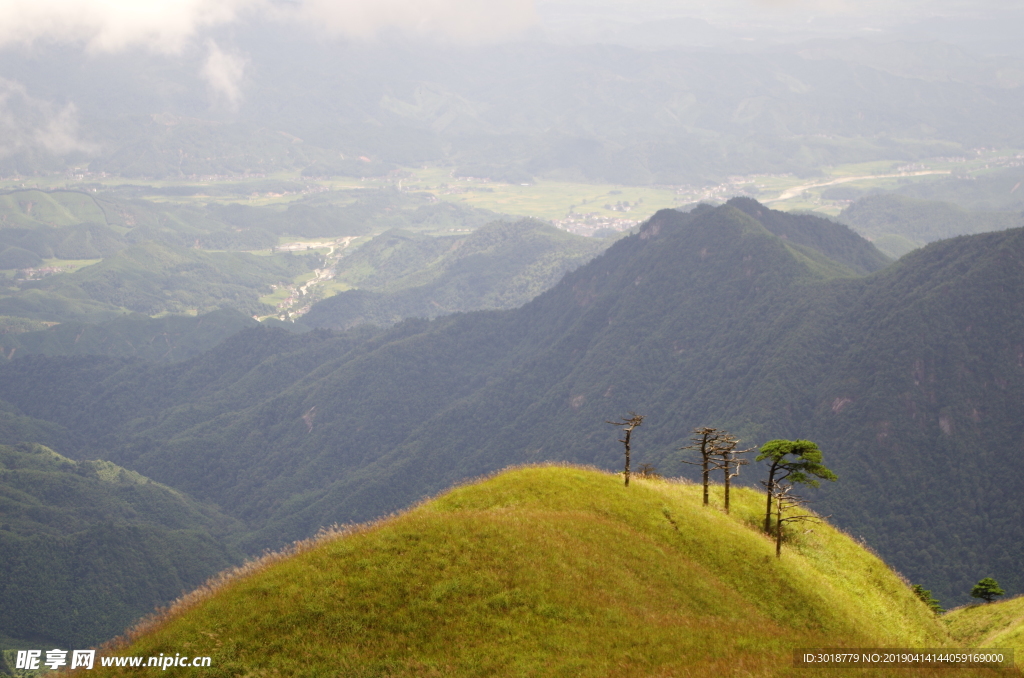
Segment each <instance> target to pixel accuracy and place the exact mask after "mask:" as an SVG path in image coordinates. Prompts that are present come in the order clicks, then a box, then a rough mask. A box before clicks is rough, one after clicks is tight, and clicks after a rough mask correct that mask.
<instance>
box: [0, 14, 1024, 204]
mask: <svg viewBox="0 0 1024 678" xmlns="http://www.w3.org/2000/svg"><path fill="white" fill-rule="evenodd" d="M658 28H659V29H660V30H661V31H665V30H666V28H667V26H666V25H663V24H661V23H660V22H659V26H658ZM652 30H653V27H650V26H648V27H647V28H646V29H643V30H642V32H647V33H650V32H651V31H652ZM669 30H671V29H669ZM697 30H698V32H702V33H704V34H705V35H706V34H707V33H708V29H707V27H706V25H705V26H701V27H699V28H698V29H697ZM232 41H233V42H234V43H235V49H237V50H238V51H239V53H240V54H245V55H246V58H245V62H246V65H245V78H244V86H240V88H239V92H238V93H239V99H238V101H237V104H238V105H237V107H235V108H231V109H224V108H223V107H219V106H217V105H211V101H210V100H209V99H207V98H206V96H204V94H205V93H206V92H207V84H206V83H205V82H204V81H203V80H202V77H201V76H200V75H199V73H200V71H201V70H202V64H201V63H199V62H197V61H196V60H195V59H196V58H197V57H198V53H193V54H189V55H185V56H182V57H181V58H167V56H166V55H148V54H145V53H141V52H140V53H136V52H133V53H132V54H130V55H128V54H125V55H116V56H108V57H107V58H102V59H100V58H95V59H94V58H75V59H74V63H73V65H70V66H69V57H68V53H67V52H66V51H64V50H61V49H53V50H48V49H44V48H42V47H39V48H37V49H36V50H33V52H32V54H31V56H30V57H29V56H26V55H25V54H22V53H20V52H17V51H14V50H7V51H4V52H0V67H2V68H3V71H4V73H5V77H6V78H8V79H9V80H10V81H12V82H14V83H19V84H20V85H22V86H24V88H23V89H19V88H18V87H17V86H15V87H14V88H13V89H12V91H11V93H10V95H9V100H10V103H9V104H8V105H9V106H12V107H13V106H19V105H20V106H22V108H23V109H26V110H29V111H31V112H32V113H33V116H34V118H33V120H31V121H28V122H25V124H24V129H22V128H18V129H16V130H12V131H11V132H10V134H11V136H14V135H15V134H16V133H17V135H18V136H19V137H24V139H22V140H21V142H20V144H18V145H16V146H14V147H13V149H12V152H11V153H7V154H5V155H4V156H3V157H0V175H3V176H15V175H21V176H32V175H33V174H34V173H38V172H61V171H71V172H73V173H75V174H83V175H84V173H86V172H92V173H101V172H102V173H106V174H113V175H118V176H124V177H149V178H156V179H167V178H180V177H188V176H194V177H201V176H227V175H235V176H237V175H243V174H246V175H268V174H271V173H274V172H281V171H289V172H301V173H304V174H306V175H307V176H381V175H386V174H387V173H388V172H390V171H393V170H396V169H397V168H399V167H400V166H415V165H419V164H422V163H424V162H435V163H441V164H445V165H449V166H452V167H453V168H455V169H456V171H457V172H460V173H469V174H471V175H472V176H488V177H490V178H492V179H494V180H501V181H512V182H520V181H529V180H530V179H531V178H532V177H547V178H552V179H556V178H563V179H564V178H573V179H584V180H593V181H604V182H613V183H629V184H649V183H667V184H683V183H702V182H704V181H706V180H708V179H709V178H712V177H717V178H720V179H724V178H725V177H727V176H729V175H735V174H752V173H766V172H771V173H781V172H795V173H801V174H804V173H807V174H812V173H814V172H816V171H817V170H818V168H820V167H822V166H826V165H833V164H837V163H850V162H865V161H870V160H890V161H891V160H903V161H907V160H914V159H918V158H923V157H935V156H950V155H956V154H960V153H964V152H966V151H967V149H970V148H975V147H979V146H985V147H1000V148H1004V147H1015V148H1020V147H1024V140H1022V137H1021V132H1020V129H1019V125H1018V124H1017V121H1018V115H1017V111H1019V110H1020V108H1021V105H1022V101H1021V97H1022V91H1024V90H1022V88H1021V87H1020V86H1019V85H1020V83H1021V82H1022V77H1024V76H1022V73H1024V69H1022V67H1021V66H1020V62H1018V61H1013V60H1007V59H987V58H979V57H975V56H974V55H971V54H968V53H964V52H962V51H961V50H959V49H957V48H952V47H949V46H948V45H941V44H939V45H936V44H924V45H922V44H916V43H909V42H904V43H893V42H889V43H883V44H878V43H873V42H869V41H863V40H860V41H857V40H852V41H830V42H829V43H828V44H826V45H823V44H821V43H809V44H801V45H786V46H782V47H779V46H776V47H773V48H770V49H762V50H759V51H755V52H752V53H751V52H749V51H748V49H749V46H734V47H733V48H731V49H724V48H718V49H714V50H706V51H700V50H699V49H696V48H694V47H691V48H688V49H683V48H679V47H671V48H665V49H651V47H652V46H655V45H657V44H658V43H659V40H658V37H657V35H655V34H652V35H651V39H650V40H644V41H643V44H642V45H640V46H638V47H633V48H630V47H624V46H621V45H610V44H592V45H576V46H570V45H553V44H544V43H541V42H523V43H515V44H502V45H492V46H481V45H478V46H473V47H457V46H452V45H449V46H445V47H442V46H439V45H429V46H427V45H422V44H416V43H415V42H414V41H413V42H410V41H407V40H391V41H388V40H383V41H382V42H378V43H371V44H368V43H365V42H358V41H327V40H324V41H321V40H309V39H308V37H307V36H306V35H305V34H298V33H294V32H290V31H289V30H287V29H286V28H284V27H282V26H280V25H276V24H275V25H273V26H249V27H246V28H241V27H239V28H238V30H237V32H235V33H234V34H233V39H232ZM661 44H664V42H663V41H661ZM57 102H59V104H58V103H57ZM66 102H73V104H74V109H72V110H71V111H70V112H69V113H68V115H69V116H71V117H72V118H73V122H74V123H75V125H74V126H73V127H74V131H75V134H74V136H73V138H70V139H68V140H65V141H64V142H62V144H63V145H62V146H60V148H61V149H66V150H63V151H62V152H56V151H54V150H52V147H53V144H51V145H50V146H46V145H45V144H40V143H39V141H38V139H46V138H47V137H46V133H47V129H50V128H52V127H54V126H56V125H57V124H58V123H59V124H62V125H64V124H68V121H58V120H56V119H55V118H54V115H55V112H54V109H55V108H59V107H61V106H64V105H65V104H66ZM71 113H74V115H71ZM47 124H49V125H50V127H47ZM60 129H64V128H63V127H61V128H60ZM33 135H34V136H33Z"/></svg>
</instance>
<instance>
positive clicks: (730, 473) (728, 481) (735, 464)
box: [710, 434, 756, 513]
mask: <svg viewBox="0 0 1024 678" xmlns="http://www.w3.org/2000/svg"><path fill="white" fill-rule="evenodd" d="M739 443H740V441H739V439H738V438H734V437H733V436H731V435H729V434H725V436H723V438H722V440H721V441H719V443H716V446H715V450H714V454H713V456H712V457H711V459H710V462H711V465H712V466H713V467H714V468H715V470H718V471H722V474H723V476H724V478H723V483H722V484H723V486H724V487H725V512H726V513H728V512H729V489H730V488H731V486H732V479H733V478H735V477H736V476H738V475H739V474H740V467H741V466H746V465H747V464H749V463H750V461H748V460H747V459H741V458H740V456H739V455H741V454H747V453H748V452H753V451H754V450H755V449H756V448H754V447H748V448H747V449H745V450H737V449H736V447H737V446H738V445H739Z"/></svg>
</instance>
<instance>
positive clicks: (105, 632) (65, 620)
mask: <svg viewBox="0 0 1024 678" xmlns="http://www.w3.org/2000/svg"><path fill="white" fill-rule="evenodd" d="M237 527H238V523H237V521H235V520H232V519H230V518H227V517H226V516H224V515H223V514H221V513H220V512H219V511H217V510H215V509H212V508H211V507H209V506H202V505H200V504H198V503H197V502H195V501H194V500H192V499H189V498H188V497H186V496H184V495H182V493H180V492H177V491H175V490H172V489H171V488H169V487H166V486H163V485H160V484H158V483H154V482H152V481H151V480H149V479H148V478H145V477H143V476H140V475H139V474H138V473H135V472H133V471H128V470H127V469H123V468H121V467H119V466H116V465H115V464H112V463H110V462H108V461H78V462H76V461H72V460H70V459H68V458H66V457H63V456H61V455H59V454H57V453H55V452H53V451H52V450H50V449H49V448H46V447H43V446H41V445H33V444H27V443H19V444H17V445H14V446H7V445H0V571H2V572H3V573H4V576H3V577H0V608H2V609H3V611H4V613H3V615H0V636H10V637H14V638H18V639H22V640H25V641H29V640H33V641H37V642H41V643H48V644H59V645H63V646H65V647H66V646H68V645H71V646H74V647H85V646H88V645H92V644H94V643H97V642H100V641H102V640H104V639H106V638H109V637H111V636H112V635H114V634H116V633H118V632H119V631H121V630H122V629H123V628H124V627H125V626H126V625H128V624H130V623H132V622H133V621H135V620H136V619H138V618H139V617H142V616H144V615H146V614H149V613H150V612H151V611H152V610H153V608H154V607H157V606H160V605H163V604H166V603H167V602H168V601H169V600H172V599H173V598H175V597H177V596H178V595H180V594H181V593H182V592H183V591H185V590H190V589H192V588H194V587H196V586H198V585H199V584H201V583H202V582H203V581H205V580H206V579H207V578H208V577H210V576H212V575H213V574H215V573H216V572H219V571H220V570H223V569H224V568H225V567H228V566H230V565H233V564H235V563H237V562H238V559H239V554H238V553H237V551H235V550H234V549H232V548H230V547H228V546H227V545H226V543H225V542H226V539H225V537H226V536H227V535H228V534H230V532H231V531H232V530H233V529H236V528H237Z"/></svg>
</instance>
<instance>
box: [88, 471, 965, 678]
mask: <svg viewBox="0 0 1024 678" xmlns="http://www.w3.org/2000/svg"><path fill="white" fill-rule="evenodd" d="M699 494H700V489H699V488H698V487H696V486H693V485H689V484H685V483H676V482H669V481H664V480H653V479H646V480H645V479H642V478H637V479H636V480H635V482H634V483H632V485H631V486H630V487H629V488H625V487H623V486H622V482H621V478H619V477H618V476H616V475H613V474H608V473H603V472H599V471H595V470H592V469H584V468H578V467H567V466H562V467H554V466H545V467H522V468H516V469H512V470H509V471H506V472H503V473H501V474H498V475H496V476H494V477H491V478H489V479H486V480H484V481H481V482H477V483H474V484H469V485H465V486H462V487H459V488H456V489H454V490H451V491H449V492H447V493H445V494H443V495H441V496H439V497H438V498H436V499H433V500H431V501H427V502H424V503H422V504H420V505H418V506H416V507H414V508H412V509H411V510H409V511H408V512H406V513H404V514H401V515H397V516H392V517H389V518H387V519H384V520H381V521H379V522H378V523H375V524H373V525H368V526H360V527H350V528H344V529H341V530H337V531H332V532H327V533H324V534H323V535H321V536H320V537H318V538H316V539H313V540H309V541H306V542H302V543H299V544H297V545H296V546H295V547H293V548H292V549H290V550H289V551H288V552H283V553H280V554H270V555H267V556H265V557H264V558H262V559H260V560H258V561H256V562H254V563H252V564H250V565H248V566H246V567H244V568H240V569H237V570H234V571H232V572H230V573H227V574H225V575H223V576H222V577H221V578H219V579H217V580H215V581H212V582H211V583H210V584H208V585H207V586H206V587H204V588H203V589H200V590H199V591H196V592H194V593H193V594H190V595H189V596H187V597H185V598H184V599H182V600H181V601H179V602H178V603H176V604H175V605H174V606H173V607H172V608H171V609H170V610H168V611H166V612H164V613H163V614H161V615H159V616H157V617H154V618H152V619H150V620H149V621H148V622H147V623H146V624H144V625H143V626H140V627H139V628H137V629H136V630H134V631H133V632H132V633H131V634H129V636H127V637H126V638H124V639H122V640H121V641H120V642H119V643H118V644H117V645H116V646H111V647H109V648H106V650H105V652H106V653H117V654H135V655H145V656H155V655H158V654H160V653H163V654H170V655H173V654H175V653H182V654H187V655H210V656H212V657H213V666H212V667H211V668H204V669H194V670H193V669H189V670H190V671H194V672H195V675H197V676H198V675H202V676H206V677H208V678H212V677H217V676H366V677H370V676H374V677H377V676H380V677H383V676H675V675H679V676H683V675H686V676H775V675H800V676H807V675H831V673H830V672H829V671H818V670H809V669H796V668H793V666H792V663H793V662H792V652H793V650H794V649H796V648H807V647H886V646H888V647H915V646H916V647H937V646H949V645H950V644H951V643H952V641H951V639H950V638H949V636H948V634H947V633H946V631H945V628H944V626H943V625H942V624H941V623H940V622H939V621H937V620H936V618H935V617H934V615H933V614H931V612H930V611H929V610H928V609H927V608H926V607H925V606H924V605H923V604H922V603H920V601H919V600H917V598H916V597H915V596H914V595H913V594H912V593H911V592H910V590H909V588H908V587H907V586H906V584H905V583H904V582H903V581H901V580H900V578H899V577H898V576H897V575H895V574H894V573H893V572H892V571H891V570H890V569H889V568H888V567H887V566H886V565H885V564H884V563H883V562H882V561H881V560H879V559H878V558H877V556H875V555H874V554H872V553H870V552H868V551H867V550H865V549H864V548H862V547H861V546H859V545H858V544H856V543H855V542H854V541H853V540H851V539H850V538H849V537H848V536H846V535H844V534H842V533H840V532H838V531H836V530H835V529H833V528H831V527H830V526H828V525H827V524H820V525H815V526H813V527H812V528H811V529H810V530H799V531H793V532H791V533H790V534H789V535H788V537H787V542H786V545H785V548H784V551H783V556H782V558H779V559H777V558H775V556H774V544H773V543H772V540H771V539H770V538H768V537H766V536H765V535H763V534H761V533H760V532H759V531H758V529H757V527H756V526H757V524H758V515H759V512H760V510H761V506H762V500H763V497H762V496H761V495H759V494H757V493H755V492H753V491H749V490H742V489H741V490H739V491H736V492H735V495H734V498H733V502H732V503H733V506H734V509H733V512H732V514H731V515H725V514H724V513H722V512H721V511H719V510H717V509H715V508H704V507H702V506H701V505H700V496H699ZM148 670H149V671H153V669H148ZM176 670H177V671H178V672H179V674H181V675H185V673H184V672H185V671H186V670H184V669H176ZM119 671H120V672H119ZM145 672H146V669H120V670H110V669H107V670H103V671H101V672H99V675H121V673H123V674H124V675H129V674H130V675H140V674H145ZM860 673H862V672H861V671H860V670H857V669H842V670H837V671H835V674H836V675H842V676H852V675H857V674H860ZM915 673H917V674H918V675H931V673H930V672H929V671H927V670H915ZM83 675H85V674H83ZM89 675H93V672H90V674H89ZM870 675H885V674H884V673H878V672H874V673H871V674H870ZM893 675H903V674H900V673H899V670H896V671H895V672H894V673H893ZM935 675H939V674H938V673H935ZM942 675H944V676H949V675H972V674H970V673H969V672H961V673H959V674H958V673H956V672H954V673H953V674H950V673H949V672H944V673H942ZM978 675H980V673H978Z"/></svg>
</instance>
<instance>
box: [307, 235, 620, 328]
mask: <svg viewBox="0 0 1024 678" xmlns="http://www.w3.org/2000/svg"><path fill="white" fill-rule="evenodd" d="M606 246H607V242H606V241H603V240H601V239H593V238H584V237H582V236H577V235H573V234H570V233H566V232H564V231H560V230H559V229H556V228H555V227H553V226H550V225H547V224H544V223H542V222H538V221H533V220H522V221H518V222H515V223H511V224H510V223H504V222H496V223H492V224H488V225H486V226H482V227H480V228H478V229H477V230H475V231H473V232H472V233H470V234H466V235H460V236H445V237H437V238H432V237H429V236H424V235H420V234H416V233H410V232H408V231H402V230H398V229H393V230H390V231H386V232H385V233H382V234H381V235H379V236H377V237H376V238H374V239H373V240H370V241H369V242H368V243H366V244H364V245H362V246H361V247H359V248H358V249H356V250H355V251H354V252H353V253H352V254H350V255H348V256H345V257H343V258H342V259H341V260H340V261H339V262H338V264H337V266H336V273H335V279H336V280H338V281H341V282H349V283H351V284H352V285H353V286H354V287H356V288H357V289H353V290H349V291H345V292H341V293H340V294H337V295H335V296H333V297H330V298H328V299H325V300H323V301H320V302H318V303H316V304H314V305H313V306H312V308H310V310H309V313H307V314H306V315H305V316H303V317H302V319H301V322H302V324H304V325H308V326H312V327H332V328H337V329H347V328H349V327H352V326H355V325H358V324H360V323H373V324H377V325H391V324H394V323H395V322H398V321H399V320H401V319H403V318H407V317H413V318H436V317H438V316H440V315H445V314H447V313H452V312H455V311H477V310H482V309H501V308H515V307H516V306H522V305H523V304H525V303H526V302H528V301H529V300H530V299H532V298H533V297H535V296H537V295H538V294H540V293H541V292H543V291H544V290H546V289H548V288H550V287H552V286H553V285H554V284H555V283H557V282H558V280H559V279H561V277H562V276H563V275H564V274H565V273H566V271H569V270H572V269H573V268H576V267H577V266H580V265H581V264H583V263H585V262H587V261H588V260H590V259H591V258H592V257H594V256H595V255H597V254H598V253H599V252H600V251H601V250H602V249H604V248H605V247H606Z"/></svg>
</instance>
